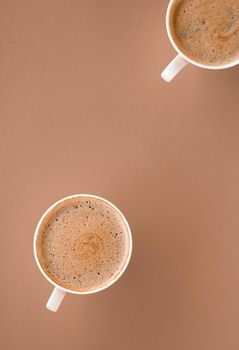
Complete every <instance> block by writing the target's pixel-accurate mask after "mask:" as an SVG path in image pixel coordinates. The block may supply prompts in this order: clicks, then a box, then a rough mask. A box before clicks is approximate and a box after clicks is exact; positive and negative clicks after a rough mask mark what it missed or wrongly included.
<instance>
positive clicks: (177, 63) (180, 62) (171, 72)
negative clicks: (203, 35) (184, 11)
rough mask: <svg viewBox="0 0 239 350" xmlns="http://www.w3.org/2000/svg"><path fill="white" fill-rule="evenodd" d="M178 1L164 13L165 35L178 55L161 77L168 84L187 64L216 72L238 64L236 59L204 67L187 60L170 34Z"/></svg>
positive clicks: (172, 3) (173, 2)
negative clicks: (172, 17)
mask: <svg viewBox="0 0 239 350" xmlns="http://www.w3.org/2000/svg"><path fill="white" fill-rule="evenodd" d="M176 1H178V0H171V1H170V2H169V5H168V8H167V13H166V29H167V34H168V37H169V40H170V41H171V44H172V45H173V47H174V48H175V50H176V51H177V53H178V55H177V56H176V57H175V58H174V59H173V60H172V61H171V62H170V63H169V65H168V66H167V67H166V68H165V69H164V71H163V72H162V73H161V77H162V78H163V79H164V80H165V81H166V82H168V83H169V82H170V81H172V80H173V79H174V78H175V77H176V75H177V74H178V73H179V72H180V71H181V70H182V69H183V68H184V67H185V66H186V65H188V63H191V64H193V65H195V66H197V67H199V68H204V69H212V70H217V69H226V68H230V67H233V66H236V65H237V64H239V59H236V60H234V61H232V62H230V63H227V64H224V65H210V66H209V65H206V64H202V63H199V62H196V61H194V60H192V59H191V58H189V57H188V56H187V55H185V54H184V53H183V52H182V51H181V50H180V49H179V47H178V46H177V44H176V43H175V41H174V39H173V36H172V32H171V28H170V27H171V25H170V23H171V15H172V8H173V6H174V4H175V2H176Z"/></svg>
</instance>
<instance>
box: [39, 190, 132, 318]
mask: <svg viewBox="0 0 239 350" xmlns="http://www.w3.org/2000/svg"><path fill="white" fill-rule="evenodd" d="M76 197H88V198H89V197H90V198H92V199H98V200H101V201H103V202H105V203H107V204H108V205H110V206H111V207H112V208H113V209H114V210H115V211H117V212H118V214H120V216H121V217H122V220H123V222H124V224H125V225H126V228H127V231H128V238H129V247H128V249H129V252H128V257H127V259H126V261H125V264H124V266H123V268H122V270H121V271H120V272H119V274H118V275H117V276H116V277H115V279H113V280H110V282H109V283H108V284H107V285H104V286H103V287H101V288H97V289H95V290H90V291H86V292H78V291H74V290H71V289H67V288H63V287H62V286H60V285H58V284H57V283H55V282H54V281H53V280H52V279H51V278H50V277H49V276H48V275H47V274H46V273H45V271H44V270H43V268H42V266H41V264H40V261H39V259H38V256H37V245H36V243H37V236H38V233H39V228H40V225H41V223H42V221H43V220H44V218H45V216H46V215H47V214H48V213H49V212H50V211H51V210H52V209H53V208H54V207H55V206H56V205H58V204H59V203H61V202H63V201H65V200H67V199H70V198H76ZM33 252H34V257H35V260H36V263H37V266H38V267H39V269H40V271H41V273H42V274H43V276H44V277H45V278H46V279H47V280H48V281H49V282H50V283H51V284H53V286H54V287H55V288H54V289H53V292H52V294H51V296H50V298H49V300H48V302H47V304H46V307H47V309H49V310H50V311H57V310H58V308H59V306H60V304H61V302H62V300H63V298H64V296H65V294H66V293H67V292H68V293H72V294H80V295H81V294H84V295H85V294H92V293H96V292H100V291H102V290H103V289H106V288H108V287H110V286H111V285H112V284H113V283H115V282H116V281H117V280H118V279H119V278H120V277H121V276H122V274H123V273H124V271H125V270H126V268H127V266H128V264H129V261H130V258H131V254H132V235H131V230H130V227H129V224H128V222H127V220H126V218H125V217H124V215H123V214H122V213H121V211H120V210H119V209H118V208H117V207H116V206H115V205H114V204H112V203H111V202H109V201H108V200H106V199H104V198H101V197H98V196H94V195H89V194H76V195H72V196H68V197H65V198H62V199H60V200H59V201H57V202H56V203H54V204H53V205H51V206H50V207H49V208H48V209H47V210H46V211H45V213H44V214H43V215H42V217H41V218H40V220H39V222H38V224H37V227H36V230H35V234H34V240H33Z"/></svg>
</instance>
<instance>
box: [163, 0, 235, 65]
mask: <svg viewBox="0 0 239 350" xmlns="http://www.w3.org/2000/svg"><path fill="white" fill-rule="evenodd" d="M170 25H171V32H172V36H173V39H174V41H175V43H176V45H177V46H178V47H179V49H180V50H181V51H182V52H183V53H184V54H185V55H186V56H188V57H189V58H191V59H192V60H194V61H197V62H199V63H202V64H206V65H224V64H229V63H231V62H233V61H235V60H237V59H239V0H178V1H176V2H175V4H174V5H173V8H172V10H171V23H170Z"/></svg>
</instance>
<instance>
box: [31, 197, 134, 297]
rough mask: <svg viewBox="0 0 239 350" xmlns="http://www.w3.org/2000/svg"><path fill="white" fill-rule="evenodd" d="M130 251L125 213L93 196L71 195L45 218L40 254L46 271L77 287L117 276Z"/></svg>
mask: <svg viewBox="0 0 239 350" xmlns="http://www.w3.org/2000/svg"><path fill="white" fill-rule="evenodd" d="M128 254H129V233H128V229H127V226H126V224H125V222H124V220H123V218H122V216H121V215H120V214H119V213H118V212H117V211H116V210H115V209H114V208H113V207H111V206H110V205H109V204H107V203H106V202H104V201H102V200H100V199H95V198H91V197H75V198H70V199H67V200H65V201H63V202H61V203H60V204H58V205H57V206H56V207H54V209H53V210H51V211H50V212H49V213H48V214H47V215H46V216H45V218H44V220H43V221H42V223H41V225H40V228H39V234H38V238H37V255H38V258H39V261H40V264H41V266H42V268H43V269H44V271H45V272H46V274H47V275H48V276H49V277H50V278H51V279H52V280H53V281H55V282H56V283H57V284H59V285H61V286H63V287H65V288H68V289H72V290H75V291H82V292H84V291H91V290H95V289H98V288H101V287H103V286H105V285H107V284H108V283H109V282H110V281H111V280H113V279H115V278H116V277H117V275H118V274H119V273H120V271H121V270H122V268H123V267H124V265H125V262H126V260H127V258H128Z"/></svg>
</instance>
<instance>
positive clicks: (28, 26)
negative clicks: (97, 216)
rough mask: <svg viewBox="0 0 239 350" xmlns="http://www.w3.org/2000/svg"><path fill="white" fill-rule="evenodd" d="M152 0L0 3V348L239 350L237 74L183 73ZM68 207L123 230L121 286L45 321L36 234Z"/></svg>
mask: <svg viewBox="0 0 239 350" xmlns="http://www.w3.org/2000/svg"><path fill="white" fill-rule="evenodd" d="M166 6H167V1H160V0H159V1H156V0H147V1H146V0H137V1H136V0H132V1H130V0H129V1H122V0H121V1H119V0H118V1H116V0H114V1H112V0H111V1H110V0H101V1H99V0H94V1H93V0H82V1H77V0H74V1H73V0H71V1H70V0H64V1H63V0H62V1H59V0H58V1H57V0H55V1H53V0H44V1H39V0H38V1H34V0H29V1H25V0H23V1H17V0H15V1H13V0H12V1H11V0H1V1H0V48H1V51H0V52H1V53H0V96H1V97H0V122H1V124H0V152H1V153H0V193H1V208H0V213H1V220H0V222H1V255H0V256H1V271H2V272H1V292H0V293H1V299H0V300H1V305H0V309H1V312H0V322H1V325H0V332H1V334H0V347H1V349H4V350H5V349H6V350H15V349H16V350H19V349H24V350H30V349H36V350H38V349H41V350H42V349H45V350H48V349H49V350H50V349H59V350H65V349H71V350H76V349H77V350H78V349H84V350H91V349H105V350H106V349H115V350H122V349H127V350H128V349H136V350H141V349H153V350H154V349H163V350H192V349H193V350H202V349H204V350H211V349H217V350H225V349H227V350H234V349H235V350H238V348H239V334H238V325H239V254H238V252H239V215H238V207H239V162H238V159H239V136H238V135H239V118H238V98H239V93H238V82H239V80H238V79H239V77H238V73H239V67H235V68H232V69H230V70H226V71H221V72H211V71H204V70H199V69H198V68H194V67H192V66H191V67H187V68H186V69H185V71H184V72H183V73H181V74H180V76H179V77H178V78H176V80H175V81H174V82H173V83H171V84H166V83H164V82H163V81H162V80H161V79H160V72H161V70H162V69H163V68H164V67H165V65H166V64H167V63H168V62H169V60H170V59H172V58H173V56H174V55H175V52H174V50H173V48H172V47H171V46H170V44H169V41H168V39H167V36H166V31H165V25H164V15H165V11H166ZM74 193H93V194H97V195H100V196H104V197H106V198H108V199H109V200H110V201H112V202H114V203H115V204H116V205H117V206H119V208H120V209H121V210H122V211H123V212H124V214H125V215H126V217H127V218H128V220H129V223H130V224H131V227H132V231H133V238H134V252H133V258H132V261H131V264H130V266H129V268H128V270H127V271H126V273H125V275H124V276H123V277H122V278H121V279H120V281H119V282H118V283H116V284H115V285H114V286H113V287H111V288H110V289H108V290H106V291H104V292H102V293H99V294H95V295H91V296H84V297H78V296H74V295H68V296H67V297H66V299H65V301H64V304H63V305H62V307H61V309H60V310H59V312H58V313H57V314H53V313H50V312H48V311H47V310H46V309H45V303H46V301H47V299H48V296H49V294H50V292H51V289H52V287H51V285H49V283H48V282H47V281H46V280H45V279H44V278H43V277H42V275H41V274H40V272H39V271H38V269H37V267H36V265H35V262H34V259H33V254H32V238H33V232H34V228H35V225H36V223H37V221H38V219H39V217H40V215H41V214H42V212H43V211H44V210H45V209H46V208H47V207H48V206H49V205H50V204H52V203H53V202H54V201H56V200H58V199H60V198H61V197H63V196H66V195H69V194H74Z"/></svg>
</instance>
